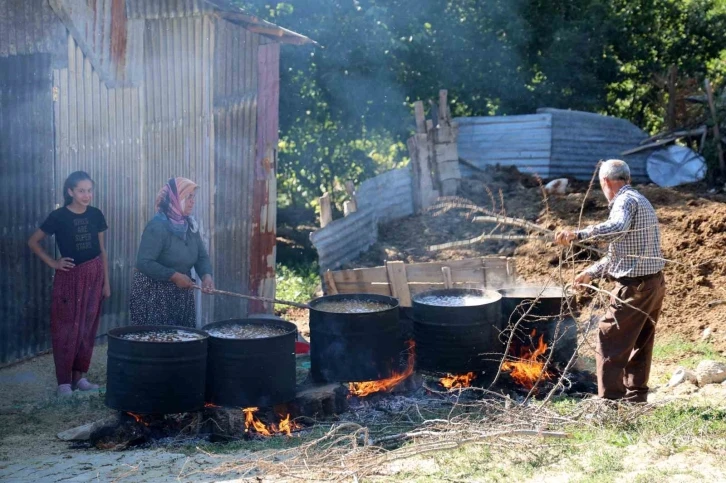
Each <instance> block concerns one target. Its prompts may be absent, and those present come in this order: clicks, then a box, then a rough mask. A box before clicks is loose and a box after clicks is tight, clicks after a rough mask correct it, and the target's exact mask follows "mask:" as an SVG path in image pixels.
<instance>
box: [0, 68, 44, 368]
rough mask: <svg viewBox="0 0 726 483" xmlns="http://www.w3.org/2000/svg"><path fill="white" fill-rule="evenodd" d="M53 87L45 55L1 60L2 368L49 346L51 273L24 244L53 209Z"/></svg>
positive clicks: (0, 335) (0, 340)
mask: <svg viewBox="0 0 726 483" xmlns="http://www.w3.org/2000/svg"><path fill="white" fill-rule="evenodd" d="M51 87H52V73H51V56H50V55H48V54H34V55H19V56H11V57H6V58H0V267H2V275H0V364H2V363H6V362H11V361H14V360H17V359H22V358H24V357H28V356H31V355H33V354H36V353H38V352H41V351H43V350H46V349H48V348H49V347H50V323H49V320H48V319H49V315H50V292H51V285H52V276H53V274H52V271H51V270H50V269H49V268H48V267H47V266H46V265H45V264H44V263H43V262H42V261H41V260H40V259H39V258H38V257H36V256H35V255H33V253H32V252H31V251H30V249H29V248H28V246H27V241H28V238H29V237H30V235H31V234H32V233H33V232H34V231H35V230H36V229H37V228H38V226H39V225H40V224H41V223H42V221H43V220H44V219H45V217H46V216H48V214H49V213H50V212H51V210H52V209H53V208H54V202H53V199H54V193H55V190H54V188H55V186H56V183H55V181H54V177H53V118H52V116H50V115H49V114H48V113H49V112H50V111H51V109H52V105H53V102H52V99H51V92H52V90H51ZM45 248H46V249H47V250H52V244H51V240H47V242H46V243H45ZM51 253H52V251H51Z"/></svg>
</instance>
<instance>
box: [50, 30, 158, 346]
mask: <svg viewBox="0 0 726 483" xmlns="http://www.w3.org/2000/svg"><path fill="white" fill-rule="evenodd" d="M54 84H55V89H56V91H57V93H58V99H57V101H56V102H55V103H54V107H55V109H54V115H55V140H56V184H58V185H59V187H60V185H61V184H62V183H63V180H64V179H65V177H66V176H68V175H69V174H70V173H71V172H73V171H77V170H84V171H87V172H88V173H89V174H90V175H91V177H92V178H93V179H94V180H95V182H96V186H95V194H94V205H95V206H97V207H98V208H99V209H101V211H103V213H104V214H105V216H106V220H107V222H108V225H109V231H108V234H107V236H106V240H107V245H108V247H107V248H108V257H109V260H108V261H109V271H110V278H111V290H112V297H111V300H109V301H107V302H106V303H105V304H104V313H103V316H102V318H101V327H100V329H99V334H104V333H106V332H107V331H108V329H110V328H113V327H117V326H119V325H125V324H126V323H127V313H128V300H129V291H130V283H131V269H132V267H133V263H134V260H135V257H136V248H137V245H138V241H139V238H140V230H141V228H142V226H143V225H142V223H143V221H144V217H143V215H144V209H143V208H144V202H145V199H144V196H143V191H142V190H141V186H143V182H142V179H143V177H144V172H143V170H142V167H143V159H144V153H143V150H142V145H143V126H144V124H143V116H144V112H143V109H142V102H143V99H142V96H141V91H140V89H138V88H115V89H109V88H107V87H106V85H105V84H104V83H103V81H102V80H101V79H100V78H99V76H98V73H97V72H96V71H95V70H94V69H93V66H92V65H91V62H90V61H89V59H88V58H87V57H85V56H84V55H83V52H82V51H81V49H80V47H79V46H78V45H77V43H76V42H75V40H74V39H73V37H72V36H71V35H68V68H67V69H58V70H56V71H54ZM61 200H62V197H61V196H60V195H58V196H57V200H56V202H57V203H60V202H61Z"/></svg>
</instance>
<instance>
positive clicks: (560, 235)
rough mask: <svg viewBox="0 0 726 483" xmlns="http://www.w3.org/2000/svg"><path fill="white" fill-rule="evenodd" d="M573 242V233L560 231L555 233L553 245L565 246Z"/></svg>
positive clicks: (574, 237) (575, 236) (574, 236)
mask: <svg viewBox="0 0 726 483" xmlns="http://www.w3.org/2000/svg"><path fill="white" fill-rule="evenodd" d="M575 240H577V235H576V234H575V232H574V231H569V230H562V231H558V232H557V233H555V243H557V244H558V245H565V246H567V245H569V244H570V243H572V242H573V241H575Z"/></svg>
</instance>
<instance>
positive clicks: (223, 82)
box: [214, 19, 260, 320]
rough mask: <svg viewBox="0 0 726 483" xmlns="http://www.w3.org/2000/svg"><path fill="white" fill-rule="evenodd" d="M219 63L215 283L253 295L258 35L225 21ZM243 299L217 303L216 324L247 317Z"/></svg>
mask: <svg viewBox="0 0 726 483" xmlns="http://www.w3.org/2000/svg"><path fill="white" fill-rule="evenodd" d="M216 32H217V36H216V39H217V40H216V49H215V59H214V73H215V77H214V130H215V145H216V147H215V162H214V165H215V171H216V179H217V191H216V196H215V198H216V199H215V207H216V210H215V227H214V228H215V230H214V240H215V258H216V260H217V263H216V264H215V268H216V283H217V285H218V286H219V287H224V288H225V289H227V290H231V291H235V292H239V293H245V294H246V293H248V291H249V280H248V273H249V269H250V267H249V250H250V221H251V220H250V210H251V201H252V190H253V184H252V182H253V176H254V171H253V170H252V168H253V166H254V159H255V135H256V130H257V75H258V71H257V49H258V46H259V42H260V39H259V36H258V35H256V34H252V33H251V32H249V31H247V30H244V29H242V28H240V27H238V26H236V25H233V24H231V23H229V22H227V21H225V20H221V19H220V20H217V22H216ZM247 309H248V304H247V301H246V300H242V299H231V298H229V299H224V300H222V299H220V300H216V301H215V313H214V316H215V318H216V319H217V320H222V319H228V318H235V317H241V316H244V315H246V314H247Z"/></svg>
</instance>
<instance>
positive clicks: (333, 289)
mask: <svg viewBox="0 0 726 483" xmlns="http://www.w3.org/2000/svg"><path fill="white" fill-rule="evenodd" d="M323 280H325V288H327V289H328V292H327V293H326V294H325V295H336V294H337V293H338V287H337V286H336V285H335V276H334V275H333V272H331V271H330V270H326V271H325V273H323Z"/></svg>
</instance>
